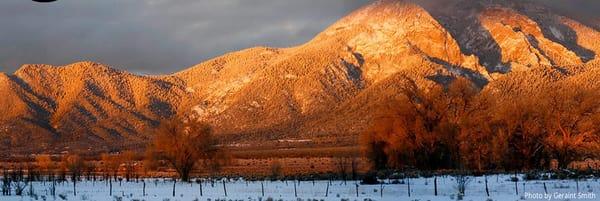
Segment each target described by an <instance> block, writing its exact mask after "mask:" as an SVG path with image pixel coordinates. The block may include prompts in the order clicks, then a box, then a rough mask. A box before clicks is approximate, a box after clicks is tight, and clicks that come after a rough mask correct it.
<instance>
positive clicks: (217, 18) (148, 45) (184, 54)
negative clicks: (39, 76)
mask: <svg viewBox="0 0 600 201" xmlns="http://www.w3.org/2000/svg"><path fill="white" fill-rule="evenodd" d="M367 2H368V0H301V1H298V0H98V1H96V0H94V1H82V0H60V1H57V2H55V3H49V4H40V3H34V2H32V1H29V0H1V1H0V71H3V72H9V73H11V72H13V71H14V70H16V69H17V68H18V67H19V66H21V65H22V64H25V63H47V64H55V65H62V64H68V63H72V62H75V61H81V60H91V61H98V62H101V63H106V64H109V65H112V66H114V67H116V68H120V69H125V70H129V71H132V72H138V73H151V74H156V73H170V72H175V71H178V70H181V69H183V68H186V67H189V66H191V65H193V64H197V63H199V62H201V61H203V60H205V59H208V58H211V57H215V56H218V55H221V54H223V53H226V52H229V51H234V50H239V49H243V48H248V47H252V46H257V45H265V46H276V47H286V46H291V45H296V44H300V43H303V42H305V41H307V40H310V39H311V38H312V37H313V36H314V35H315V34H317V33H318V32H320V31H321V30H323V29H324V28H326V27H327V26H328V25H329V24H331V23H333V22H335V21H336V20H337V19H339V18H340V17H342V16H344V15H346V14H347V13H348V12H350V11H352V10H354V9H356V8H357V7H360V6H361V5H363V4H365V3H367Z"/></svg>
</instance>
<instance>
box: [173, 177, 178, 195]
mask: <svg viewBox="0 0 600 201" xmlns="http://www.w3.org/2000/svg"><path fill="white" fill-rule="evenodd" d="M176 183H177V179H173V197H175V184H176Z"/></svg>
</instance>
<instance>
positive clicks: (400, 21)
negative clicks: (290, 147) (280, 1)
mask: <svg viewBox="0 0 600 201" xmlns="http://www.w3.org/2000/svg"><path fill="white" fill-rule="evenodd" d="M597 22H599V21H598V20H597V19H593V20H589V21H585V22H584V21H577V20H574V18H570V17H569V16H563V15H559V14H557V13H555V12H554V11H553V10H552V9H550V8H548V7H545V6H543V5H540V4H538V3H535V2H531V1H517V0H486V1H478V0H477V1H476V0H440V1H437V0H418V1H398V0H380V1H375V2H373V3H371V4H369V5H367V6H365V7H363V8H360V9H359V10H357V11H354V12H353V13H351V14H349V15H348V16H346V17H344V18H343V19H341V20H339V21H338V22H336V23H335V24H333V25H331V26H330V27H329V28H327V29H326V30H324V31H323V32H321V33H320V34H318V35H317V36H316V37H315V38H314V39H312V40H311V41H308V42H307V43H305V44H302V45H299V46H296V47H289V48H270V47H255V48H250V49H246V50H241V51H237V52H232V53H228V54H225V55H223V56H220V57H217V58H214V59H211V60H208V61H206V62H203V63H200V64H198V65H196V66H192V67H190V68H187V69H186V70H184V71H181V72H176V73H173V74H170V75H156V76H147V75H145V76H141V75H136V74H132V73H128V72H125V71H121V70H116V69H113V68H111V67H109V66H107V65H104V64H99V63H94V62H79V63H73V64H70V65H66V66H50V65H42V64H35V65H24V66H22V67H21V68H20V69H19V70H17V71H16V72H15V73H14V74H5V73H0V112H2V114H3V115H1V116H0V145H1V146H3V147H8V149H6V150H9V152H14V153H38V152H53V153H54V152H62V151H65V150H83V151H107V150H120V149H127V148H131V147H139V146H142V145H143V144H145V143H146V142H147V141H148V139H150V138H151V136H152V132H153V130H154V129H155V128H156V127H157V126H158V125H159V124H160V122H161V121H163V120H165V119H168V118H171V117H174V116H175V115H177V114H188V115H194V116H196V117H197V118H198V119H199V120H201V121H205V122H209V123H210V124H212V125H213V126H214V127H215V131H216V133H217V134H218V135H219V136H220V138H221V139H223V140H224V142H227V143H240V142H249V141H256V142H260V141H263V140H281V139H295V140H299V139H301V140H304V139H310V140H312V141H318V142H319V143H321V144H323V146H338V145H352V144H355V142H356V137H357V136H358V134H359V133H361V132H362V131H364V130H365V129H366V128H367V127H368V126H369V125H370V124H371V122H372V121H373V119H374V117H375V116H376V115H377V111H379V109H378V108H380V107H382V106H384V105H386V104H388V103H389V102H391V101H394V100H396V98H397V96H398V95H399V93H400V90H401V88H402V86H403V85H405V84H406V83H405V82H404V81H403V80H404V79H405V78H406V77H410V78H412V79H414V80H415V81H416V82H417V83H418V85H419V86H420V87H422V88H427V87H430V86H433V85H445V84H448V83H449V82H450V81H451V80H453V79H455V78H457V77H464V78H467V79H469V80H471V81H473V82H474V83H476V84H477V85H478V86H480V87H481V88H482V89H483V90H494V88H495V87H499V86H500V85H506V84H507V83H508V84H512V85H515V86H513V87H515V90H516V89H518V88H528V87H533V86H528V84H530V83H532V82H527V81H526V80H528V79H533V78H532V77H540V76H541V75H547V74H552V75H554V74H557V75H558V76H555V77H552V78H548V82H551V81H553V80H570V79H571V80H574V81H575V82H576V83H577V84H578V85H581V86H584V85H586V86H600V72H599V70H598V66H600V58H599V56H598V53H600V43H599V42H598V41H600V32H598V27H599V25H598V24H597ZM542 77H543V76H542Z"/></svg>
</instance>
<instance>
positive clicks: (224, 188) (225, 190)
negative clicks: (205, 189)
mask: <svg viewBox="0 0 600 201" xmlns="http://www.w3.org/2000/svg"><path fill="white" fill-rule="evenodd" d="M222 181H223V192H225V197H227V188H226V187H225V179H223V180H222Z"/></svg>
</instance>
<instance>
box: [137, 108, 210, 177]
mask: <svg viewBox="0 0 600 201" xmlns="http://www.w3.org/2000/svg"><path fill="white" fill-rule="evenodd" d="M149 149H150V150H153V151H154V152H155V153H156V154H157V155H158V156H159V157H160V158H161V159H163V160H165V161H167V162H168V163H169V164H170V165H171V167H172V168H173V169H175V171H176V172H177V174H178V176H179V178H181V180H182V181H185V182H188V181H190V173H191V172H192V170H193V169H194V167H195V166H196V164H197V163H198V162H199V160H200V159H213V158H214V156H215V155H216V153H217V152H218V151H219V149H220V148H219V147H218V146H217V141H216V140H215V139H214V138H213V129H212V127H211V126H210V125H208V124H206V123H201V122H197V121H195V120H192V118H186V119H183V120H181V119H178V118H174V119H172V120H169V121H166V122H163V123H162V124H161V126H160V127H159V129H158V132H157V133H156V134H155V136H154V139H153V140H152V143H151V144H150V146H149Z"/></svg>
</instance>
